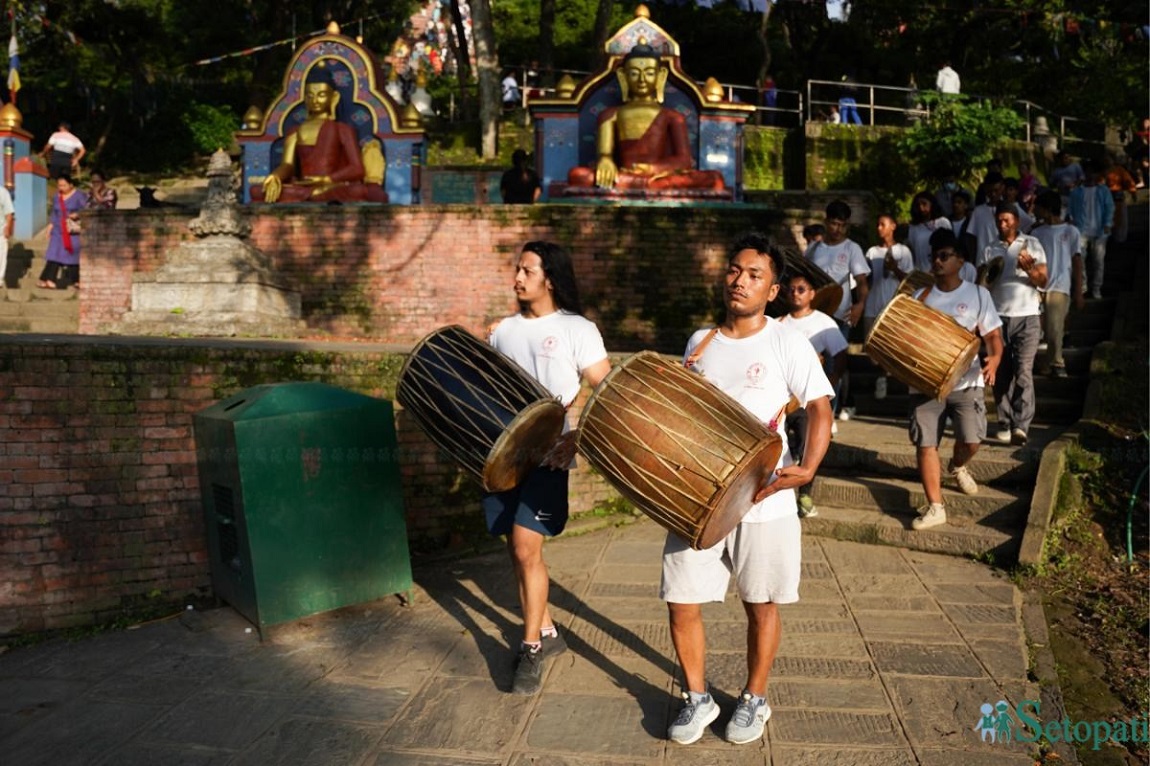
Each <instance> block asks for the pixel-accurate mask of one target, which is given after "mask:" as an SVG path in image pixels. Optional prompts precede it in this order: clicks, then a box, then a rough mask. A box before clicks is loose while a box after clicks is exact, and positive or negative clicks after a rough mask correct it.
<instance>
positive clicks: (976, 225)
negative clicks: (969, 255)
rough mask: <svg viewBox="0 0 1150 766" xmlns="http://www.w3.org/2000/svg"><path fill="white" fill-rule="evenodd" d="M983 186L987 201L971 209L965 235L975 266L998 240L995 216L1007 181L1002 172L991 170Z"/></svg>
mask: <svg viewBox="0 0 1150 766" xmlns="http://www.w3.org/2000/svg"><path fill="white" fill-rule="evenodd" d="M982 188H983V190H984V191H985V193H986V202H984V203H982V204H981V205H976V206H975V208H974V210H972V211H970V222H969V223H967V225H966V231H965V232H963V236H964V237H965V238H966V246H967V247H969V248H970V251H971V252H973V253H974V254H975V266H978V265H979V264H980V263H981V258H982V254H983V253H984V252H985V251H986V248H988V247H989V246H990V245H991V243H992V242H997V241H998V221H997V219H996V218H995V209H996V208H997V207H998V203H999V202H1001V201H1002V196H1003V194H1004V193H1005V191H1006V182H1005V180H1004V179H1003V177H1002V174H1001V173H997V172H994V171H991V172H989V173H987V174H986V177H985V178H984V179H983V181H982Z"/></svg>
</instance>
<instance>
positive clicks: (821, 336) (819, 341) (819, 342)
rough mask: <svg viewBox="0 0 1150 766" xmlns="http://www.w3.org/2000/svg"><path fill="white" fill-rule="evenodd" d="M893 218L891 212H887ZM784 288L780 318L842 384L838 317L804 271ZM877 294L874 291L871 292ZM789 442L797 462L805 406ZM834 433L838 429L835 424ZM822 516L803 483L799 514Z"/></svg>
mask: <svg viewBox="0 0 1150 766" xmlns="http://www.w3.org/2000/svg"><path fill="white" fill-rule="evenodd" d="M887 217H888V218H889V216H887ZM784 282H785V284H784V285H783V289H784V290H786V291H787V294H788V295H789V296H790V303H791V313H789V314H785V315H783V316H782V317H781V318H780V319H779V321H780V322H782V323H783V324H785V325H786V326H787V327H792V328H794V329H796V330H798V331H799V332H801V333H802V334H803V337H804V338H806V339H807V340H809V341H810V342H811V346H813V347H814V349H815V353H816V354H818V355H819V359H820V360H822V363H823V372H825V373H826V374H827V380H829V381H830V384H831V388H832V389H833V388H834V387H835V386H836V385H838V382H839V379H840V378H842V376H843V373H844V372H846V369H847V342H846V340H844V339H843V336H842V333H841V332H839V327H838V325H837V324H835V320H833V319H831V318H830V317H829V316H827V315H826V314H824V313H823V312H821V311H815V309H814V307H812V306H811V303H812V302H813V301H814V299H815V288H814V285H812V284H811V282H810V280H809V279H807V277H806V276H805V275H803V274H791V275H789V276H784ZM871 295H874V292H873V291H872V292H871ZM786 430H787V444H788V445H789V447H790V450H791V457H792V458H794V460H795V462H796V463H801V462H802V461H803V450H804V447H805V445H806V434H807V411H806V409H805V408H803V407H798V408H796V409H795V410H794V411H793V412H791V413H790V414H788V415H787V428H786ZM831 433H832V434H833V433H834V429H833V424H832V430H831ZM811 516H818V511H817V510H816V509H815V502H814V499H813V498H812V497H811V484H804V485H803V486H801V487H799V517H800V518H809V517H811Z"/></svg>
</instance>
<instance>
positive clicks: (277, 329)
mask: <svg viewBox="0 0 1150 766" xmlns="http://www.w3.org/2000/svg"><path fill="white" fill-rule="evenodd" d="M232 176H233V170H232V163H231V160H230V159H229V158H228V155H227V152H225V151H223V150H222V149H221V150H219V151H217V152H216V153H215V154H213V155H212V159H211V164H210V165H209V167H208V194H207V199H206V200H205V201H204V206H203V208H202V209H201V210H200V215H199V216H198V217H197V218H195V219H193V220H192V221H191V222H189V223H188V228H189V229H191V230H192V231H193V232H194V233H195V235H196V239H194V240H192V241H190V242H184V243H183V244H181V245H180V246H179V247H177V248H176V249H175V250H173V251H171V252H170V253H169V254H168V256H167V258H166V260H165V262H164V265H163V266H161V267H160V268H158V269H157V270H156V271H155V272H154V273H141V272H137V273H135V274H134V275H133V284H132V308H131V310H130V311H129V312H128V313H127V314H125V315H124V319H123V321H122V322H121V323H120V325H119V326H118V327H117V328H116V330H117V332H119V333H121V334H125V335H129V334H130V335H194V336H213V337H227V336H233V335H240V336H258V337H276V336H295V335H298V333H299V331H300V329H301V328H302V327H303V323H302V322H301V321H300V296H299V294H298V293H295V292H292V291H290V290H287V289H285V288H284V287H283V286H281V285H280V284H279V283H278V282H277V280H276V279H275V277H274V275H273V270H272V267H271V263H270V262H269V260H268V258H267V256H266V255H264V254H263V253H262V252H260V251H259V250H257V249H256V248H254V247H252V246H251V245H249V244H248V243H247V242H245V241H244V238H246V237H247V236H248V234H249V233H250V227H249V225H248V223H247V221H246V220H245V219H244V215H243V213H242V212H241V211H240V209H239V206H238V204H237V203H236V198H235V192H234V190H233V180H232Z"/></svg>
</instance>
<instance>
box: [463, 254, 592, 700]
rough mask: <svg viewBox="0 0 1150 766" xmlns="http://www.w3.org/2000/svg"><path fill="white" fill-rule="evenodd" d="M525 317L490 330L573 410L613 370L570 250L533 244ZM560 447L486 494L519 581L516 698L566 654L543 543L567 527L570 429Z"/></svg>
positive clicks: (492, 523) (521, 276)
mask: <svg viewBox="0 0 1150 766" xmlns="http://www.w3.org/2000/svg"><path fill="white" fill-rule="evenodd" d="M515 297H516V300H517V301H518V302H519V313H517V314H512V315H511V316H509V317H507V318H506V319H503V320H501V321H500V322H499V323H498V324H496V325H495V326H494V327H493V328H492V329H491V338H490V342H491V345H492V346H494V347H495V348H496V349H497V350H499V351H500V352H501V353H503V354H504V355H506V356H508V357H509V358H511V359H512V360H513V361H514V362H516V363H517V364H518V365H519V366H520V367H522V368H523V369H524V370H526V371H527V373H528V374H530V375H531V376H532V377H534V378H535V379H536V380H538V381H539V382H540V383H542V384H543V386H544V387H546V388H547V390H548V391H550V392H551V393H552V394H554V395H555V396H556V397H557V398H558V399H559V400H560V401H561V402H562V403H563V405H564V406H570V405H571V403H572V402H573V401H574V400H575V397H576V396H578V394H579V389H580V380H581V379H582V380H585V381H586V382H587V383H588V384H589V385H590V386H592V387H594V386H596V385H598V383H599V381H601V380H602V379H603V378H604V377H606V375H607V373H608V372H610V370H611V363H610V361H609V360H608V359H607V350H606V348H605V347H604V345H603V338H602V336H601V335H600V334H599V329H598V328H597V327H596V326H595V325H594V323H592V322H591V321H590V320H588V319H586V318H585V317H583V316H582V311H583V309H582V305H581V304H580V301H579V290H578V287H577V285H576V283H575V270H574V268H573V267H572V265H571V258H570V256H569V255H568V254H567V252H566V251H565V250H564V249H563V248H561V247H559V246H558V245H556V244H553V243H551V242H528V243H527V244H525V245H524V246H523V251H522V252H521V253H520V255H519V261H518V263H517V264H516V266H515ZM564 430H565V431H567V432H566V433H564V434H563V435H562V436H561V437H560V438H559V440H558V441H557V442H556V443H555V446H554V448H553V449H552V450H551V451H550V452H549V453H548V455H547V456H546V457H545V458H544V461H543V465H541V466H539V467H538V468H536V469H535V470H534V471H533V472H532V473H530V474H529V475H528V476H527V478H526V479H524V480H523V482H522V483H520V484H519V485H518V486H517V487H514V488H513V489H511V490H509V491H506V492H498V493H487V494H485V495H484V496H483V511H484V514H485V515H486V517H487V528H488V530H489V531H490V532H491V534H492V535H495V536H501V535H506V537H507V550H508V553H509V554H510V556H511V563H512V566H513V567H514V569H515V578H516V580H518V582H519V601H520V605H521V606H522V608H523V640H522V642H521V643H520V645H519V647H517V650H516V651H517V657H516V665H515V677H514V681H513V682H512V687H511V690H512V692H513V693H515V694H535V693H537V692H538V691H539V690H540V688H541V687H542V685H543V660H544V658H545V657H554V656H556V655H559V654H562V653H563V652H564V651H566V650H567V644H566V642H564V640H563V638H562V636H560V635H559V633H558V631H557V630H556V629H555V622H554V620H553V619H552V618H551V612H550V610H549V609H548V607H547V593H548V586H549V580H548V574H547V565H546V563H544V561H543V540H544V538H545V537H552V536H554V535H558V534H559V533H560V532H562V531H563V528H564V527H565V526H566V524H567V469H568V468H569V467H570V464H571V460H572V459H573V458H574V456H575V439H574V433H573V432H571V431H569V430H568V429H567V428H566V427H565V428H564Z"/></svg>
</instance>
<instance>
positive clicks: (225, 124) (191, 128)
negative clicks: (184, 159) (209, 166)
mask: <svg viewBox="0 0 1150 766" xmlns="http://www.w3.org/2000/svg"><path fill="white" fill-rule="evenodd" d="M183 122H184V125H186V126H187V128H188V132H189V133H191V139H192V142H193V143H194V144H195V147H196V150H197V151H199V152H200V153H201V154H211V153H212V152H214V151H216V150H217V149H225V150H226V149H227V148H228V147H230V146H231V145H232V144H233V143H234V140H235V139H234V138H233V137H232V131H234V130H235V129H236V125H238V124H239V119H238V118H237V117H236V115H235V113H234V112H233V111H232V110H231V109H230V108H229V107H227V106H212V105H211V104H201V103H198V102H196V101H193V102H192V103H191V104H189V105H188V110H187V111H186V112H184V120H183Z"/></svg>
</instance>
